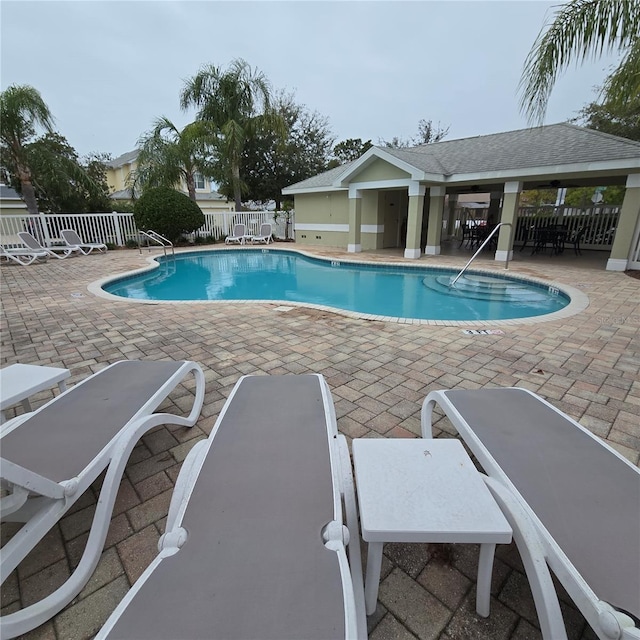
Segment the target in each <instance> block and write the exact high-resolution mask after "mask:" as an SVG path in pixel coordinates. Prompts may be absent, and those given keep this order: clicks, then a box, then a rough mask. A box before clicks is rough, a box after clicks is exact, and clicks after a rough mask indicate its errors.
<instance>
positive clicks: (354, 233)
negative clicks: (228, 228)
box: [347, 187, 362, 253]
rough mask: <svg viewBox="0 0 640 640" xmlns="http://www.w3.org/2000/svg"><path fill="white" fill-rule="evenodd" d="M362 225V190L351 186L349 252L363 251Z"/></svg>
mask: <svg viewBox="0 0 640 640" xmlns="http://www.w3.org/2000/svg"><path fill="white" fill-rule="evenodd" d="M361 227H362V192H361V191H359V190H358V189H353V188H351V187H349V243H348V244H347V251H348V252H349V253H360V251H362V242H361V239H360V237H361V233H362V230H361Z"/></svg>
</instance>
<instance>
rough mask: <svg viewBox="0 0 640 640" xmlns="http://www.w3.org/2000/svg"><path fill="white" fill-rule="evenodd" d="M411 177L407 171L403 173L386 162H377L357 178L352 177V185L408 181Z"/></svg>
mask: <svg viewBox="0 0 640 640" xmlns="http://www.w3.org/2000/svg"><path fill="white" fill-rule="evenodd" d="M410 177H411V176H410V175H409V174H408V173H407V172H406V171H402V169H398V167H394V166H393V165H391V164H389V163H388V162H385V161H384V160H376V161H375V162H372V163H371V164H370V165H368V166H366V167H365V168H364V169H363V170H362V171H360V172H359V173H357V174H356V175H355V176H352V178H351V183H357V182H374V181H378V180H408V179H409V178H410Z"/></svg>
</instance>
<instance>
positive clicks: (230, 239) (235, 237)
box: [224, 222, 251, 244]
mask: <svg viewBox="0 0 640 640" xmlns="http://www.w3.org/2000/svg"><path fill="white" fill-rule="evenodd" d="M246 230H247V227H246V225H245V224H244V223H243V222H239V223H237V224H235V225H233V233H232V234H231V235H230V236H227V237H226V238H225V239H224V242H225V244H232V243H234V242H237V243H238V244H244V243H245V242H246V240H247V239H249V238H251V236H248V235H247V231H246Z"/></svg>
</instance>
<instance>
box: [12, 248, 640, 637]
mask: <svg viewBox="0 0 640 640" xmlns="http://www.w3.org/2000/svg"><path fill="white" fill-rule="evenodd" d="M324 253H325V254H330V255H332V256H338V257H343V258H353V257H354V256H353V254H344V253H342V252H340V251H330V252H327V251H325V252H324ZM398 256H399V253H398V252H381V253H379V254H368V253H367V254H361V255H360V256H358V258H367V259H372V260H400V258H399V257H398ZM467 257H468V255H466V254H465V255H461V256H457V257H455V256H454V257H443V256H439V257H437V258H436V257H431V258H426V257H424V258H422V259H421V262H422V263H424V264H446V265H456V266H461V265H462V264H464V261H465V260H466V258H467ZM146 259H147V255H146V254H145V255H144V256H140V255H139V253H138V252H137V251H110V252H109V253H108V254H106V255H97V256H93V255H92V256H87V257H77V258H72V259H68V260H64V261H58V260H52V261H49V263H48V264H42V265H32V266H29V267H20V266H17V265H16V266H6V267H5V266H3V267H2V269H1V271H0V275H1V278H2V354H1V360H2V365H3V366H4V365H8V364H12V363H15V362H23V363H31V364H42V365H53V366H64V367H67V368H69V369H70V370H71V373H72V377H71V379H70V380H69V383H70V384H74V383H76V382H78V381H80V380H81V379H83V378H85V377H86V376H87V375H89V374H91V373H93V372H95V371H97V370H99V369H101V368H103V367H104V366H105V365H107V364H109V363H112V362H115V361H117V360H120V359H123V358H124V359H132V358H150V359H166V358H172V359H191V360H195V361H197V362H199V363H200V364H201V365H202V367H203V368H204V370H205V373H206V380H207V393H206V397H205V404H204V409H203V412H202V416H201V418H200V420H199V422H198V424H197V426H196V427H194V428H193V429H192V430H187V429H184V428H166V427H160V428H158V429H156V430H155V431H154V432H152V433H150V434H149V435H147V436H145V437H144V438H143V439H142V442H141V443H140V444H139V445H138V446H137V447H136V449H135V450H134V453H133V456H132V458H131V460H130V462H129V464H128V466H127V470H126V476H125V478H124V479H123V482H122V485H121V488H120V493H119V495H118V500H117V504H116V508H115V511H114V514H113V519H112V523H111V528H110V531H109V536H108V539H107V543H106V547H105V550H104V553H103V554H102V559H101V562H100V564H99V566H98V568H97V571H96V572H95V575H94V576H93V577H92V579H91V581H90V582H89V583H88V584H87V586H86V587H85V588H84V590H83V591H82V593H81V594H80V595H79V596H78V597H77V598H76V599H75V600H74V601H73V602H72V603H71V604H70V605H69V606H68V607H67V608H66V609H64V610H63V611H62V612H61V613H59V614H58V615H57V616H56V617H55V618H54V619H53V620H51V621H49V622H47V623H46V624H44V625H43V626H42V627H40V628H39V629H37V630H35V631H33V632H32V633H30V634H28V635H27V637H28V638H42V639H45V638H58V639H60V640H75V639H81V638H89V637H91V636H92V635H93V634H95V632H96V631H97V629H98V628H99V627H100V625H101V624H102V623H103V622H104V620H105V619H106V617H107V616H108V615H109V613H110V612H111V611H112V610H113V609H114V607H115V605H116V604H117V602H118V601H119V600H120V599H121V598H122V597H123V595H124V594H125V593H126V591H127V589H128V588H129V586H130V585H131V583H132V582H133V581H135V580H136V578H137V577H138V576H139V575H140V574H141V573H142V571H143V570H144V568H145V567H146V566H147V565H148V563H149V562H150V561H151V559H152V558H153V557H154V556H155V554H156V543H157V541H158V538H159V536H160V534H161V532H162V531H163V526H164V520H165V517H166V514H167V510H168V505H169V500H170V496H171V492H172V487H173V483H174V481H175V478H176V476H177V474H178V471H179V469H180V464H181V463H182V461H183V460H184V458H185V456H186V454H187V452H188V451H189V449H190V448H191V446H193V444H194V443H195V442H196V441H197V440H198V439H200V438H203V437H206V436H207V434H209V432H210V430H211V428H212V426H213V424H214V422H215V419H216V417H217V415H218V412H219V411H220V408H221V407H222V405H223V404H224V401H225V399H226V397H227V396H228V394H229V392H230V391H231V389H232V387H233V385H234V384H235V383H236V381H237V380H238V378H239V377H240V376H241V375H243V374H248V373H272V374H278V373H303V372H311V371H313V372H319V373H322V374H323V375H324V376H325V377H326V379H327V381H328V383H329V385H330V387H331V390H332V393H333V396H334V400H335V403H336V410H337V415H338V426H339V428H340V430H341V431H342V432H343V433H344V434H346V435H347V436H348V437H349V438H354V437H408V438H413V437H416V436H418V435H419V433H420V405H421V401H422V400H423V398H424V397H425V395H426V394H427V393H428V392H429V391H430V390H432V389H438V388H451V387H459V388H476V387H481V386H484V385H503V386H504V385H509V386H511V385H515V386H522V387H526V388H527V389H531V390H533V391H535V392H537V393H539V394H541V395H542V396H543V397H545V398H547V399H549V400H550V401H551V402H553V403H554V404H555V405H556V406H557V407H559V408H560V409H562V410H563V411H565V412H566V413H568V414H569V415H571V416H572V417H574V418H576V419H577V420H579V421H580V423H581V424H583V425H584V426H585V427H587V428H588V429H590V430H591V431H593V432H594V433H595V434H597V435H598V436H600V437H603V438H605V439H606V440H607V441H608V442H609V443H610V444H611V445H612V446H614V447H615V448H617V449H618V450H619V451H621V452H622V453H623V454H624V455H625V456H627V457H628V458H629V459H630V460H631V461H632V462H633V463H634V464H638V460H639V458H640V427H639V422H640V420H639V415H640V376H639V369H640V281H639V280H635V279H632V278H631V277H629V276H628V275H625V274H623V273H612V272H606V271H604V270H603V265H604V261H603V260H602V259H599V260H597V267H595V268H594V266H593V263H592V261H590V260H589V259H588V258H585V257H582V258H579V257H575V256H574V255H573V254H572V253H571V252H565V254H564V255H562V256H559V257H557V258H553V259H552V258H549V257H544V256H534V257H533V258H531V257H528V256H523V255H522V254H517V255H516V260H515V262H514V263H513V264H512V266H511V269H512V271H513V272H514V273H520V274H524V275H530V276H536V277H538V278H543V279H547V280H550V281H558V282H561V283H562V282H564V283H566V284H570V285H573V286H575V287H577V288H579V289H581V290H582V291H584V292H585V293H586V294H587V295H588V296H589V299H590V304H589V307H588V308H587V310H586V311H584V312H582V313H580V314H579V315H576V316H573V317H571V318H569V319H564V320H561V321H552V322H540V323H536V324H530V325H526V324H525V325H508V326H504V327H503V330H504V334H494V335H466V334H464V333H463V332H462V329H463V328H464V327H460V326H425V325H411V324H397V323H387V322H375V321H374V322H371V321H366V320H359V319H354V318H348V317H344V316H341V315H338V314H335V313H329V312H324V311H318V310H312V309H305V308H300V307H298V308H292V309H288V310H286V308H285V309H283V308H281V307H280V305H278V304H250V305H248V304H206V303H205V304H202V303H188V304H177V305H170V304H157V305H141V304H136V303H132V302H127V301H122V302H113V301H109V300H104V299H101V298H99V297H95V296H94V295H92V294H91V293H89V292H88V290H87V285H88V284H89V283H91V282H92V281H94V280H97V279H99V278H103V277H105V276H107V275H109V274H112V273H119V272H123V271H126V270H129V269H134V268H139V267H141V266H143V265H144V264H145V261H146ZM480 265H481V266H486V267H489V268H498V266H496V265H495V263H493V262H492V261H491V260H490V259H486V258H483V259H482V260H481V261H480ZM187 393H188V390H185V389H181V391H180V393H177V394H174V395H173V396H172V402H173V403H174V404H175V405H176V406H177V407H179V408H183V409H184V407H185V402H184V401H185V394H187ZM53 395H54V392H53V391H47V392H42V393H40V394H38V395H37V396H36V397H35V398H34V402H33V405H34V407H38V406H40V405H41V404H42V403H44V402H46V401H48V400H49V399H50V398H51V397H52V396H53ZM17 411H21V409H20V408H18V409H17ZM10 415H11V414H10ZM437 426H438V428H439V429H440V432H439V433H438V432H437V435H439V436H441V437H449V436H450V435H453V431H452V429H451V427H450V426H449V425H448V424H446V421H445V420H444V419H441V420H440V422H439V423H438V425H437ZM94 504H95V493H94V492H88V493H87V494H86V495H85V496H84V497H83V498H82V499H81V500H80V501H79V502H78V503H77V505H76V506H75V507H74V508H73V510H72V512H71V513H69V514H68V515H67V516H66V517H65V518H64V519H63V520H62V521H61V523H60V525H59V526H56V527H55V528H54V529H53V530H52V531H51V532H50V534H49V535H48V536H47V537H46V539H45V540H44V541H43V542H42V543H41V544H40V545H39V546H38V547H37V548H36V549H35V550H34V551H33V552H32V553H31V554H30V555H29V557H28V558H27V559H26V560H25V561H24V562H23V563H22V564H21V565H20V567H19V568H18V570H17V572H16V573H15V574H14V575H13V576H11V577H10V579H9V580H8V581H7V582H6V584H5V586H4V588H3V589H2V607H3V612H9V611H13V610H15V609H17V608H19V606H21V604H22V605H27V604H30V603H32V602H34V601H35V600H37V599H39V598H41V597H43V596H44V595H46V594H47V593H48V592H50V591H51V590H52V589H53V588H54V587H56V586H57V585H59V584H60V583H61V582H62V581H63V580H64V579H65V577H66V576H68V575H69V573H70V571H71V570H72V569H73V567H74V566H75V564H76V563H77V562H78V558H79V554H80V553H81V550H82V548H83V544H84V542H85V540H86V537H87V531H88V528H89V524H90V521H91V517H92V513H93V508H94ZM2 533H3V536H7V535H10V534H11V529H10V527H9V526H8V525H7V526H5V527H4V529H3V532H2ZM603 543H604V544H612V541H603ZM477 555H478V550H477V548H476V547H473V546H465V545H456V546H451V547H442V546H429V545H403V544H392V545H387V546H386V547H385V556H384V560H383V570H382V582H381V586H380V593H379V605H378V609H377V611H376V613H375V615H374V616H372V617H371V618H370V619H369V633H370V638H372V640H386V639H387V638H398V639H405V638H406V639H410V638H419V639H421V640H427V639H435V638H439V639H441V640H460V639H467V638H469V639H472V638H477V639H481V638H491V639H496V640H503V639H504V640H507V639H509V640H529V639H534V638H539V637H540V632H539V630H538V626H537V618H536V614H535V609H534V606H533V601H532V598H531V594H530V591H529V587H528V584H527V581H526V579H525V577H524V575H523V572H522V565H521V563H520V559H519V557H518V553H517V550H516V549H515V547H514V546H513V545H510V546H506V547H503V548H501V549H500V550H499V552H498V557H497V560H496V565H495V570H494V578H493V597H492V602H491V616H490V617H489V618H488V619H486V620H484V619H480V618H478V617H477V616H476V615H475V612H474V606H473V603H474V597H475V575H476V565H477ZM562 607H563V612H564V614H565V619H566V622H567V628H568V630H569V637H570V638H571V639H579V638H588V639H592V638H595V635H594V634H593V632H592V631H591V630H589V629H588V628H587V627H586V624H585V621H584V619H583V618H582V616H581V615H580V614H579V613H578V612H577V611H576V609H575V608H574V607H573V605H572V604H571V601H570V600H569V599H568V598H567V597H566V596H564V597H562Z"/></svg>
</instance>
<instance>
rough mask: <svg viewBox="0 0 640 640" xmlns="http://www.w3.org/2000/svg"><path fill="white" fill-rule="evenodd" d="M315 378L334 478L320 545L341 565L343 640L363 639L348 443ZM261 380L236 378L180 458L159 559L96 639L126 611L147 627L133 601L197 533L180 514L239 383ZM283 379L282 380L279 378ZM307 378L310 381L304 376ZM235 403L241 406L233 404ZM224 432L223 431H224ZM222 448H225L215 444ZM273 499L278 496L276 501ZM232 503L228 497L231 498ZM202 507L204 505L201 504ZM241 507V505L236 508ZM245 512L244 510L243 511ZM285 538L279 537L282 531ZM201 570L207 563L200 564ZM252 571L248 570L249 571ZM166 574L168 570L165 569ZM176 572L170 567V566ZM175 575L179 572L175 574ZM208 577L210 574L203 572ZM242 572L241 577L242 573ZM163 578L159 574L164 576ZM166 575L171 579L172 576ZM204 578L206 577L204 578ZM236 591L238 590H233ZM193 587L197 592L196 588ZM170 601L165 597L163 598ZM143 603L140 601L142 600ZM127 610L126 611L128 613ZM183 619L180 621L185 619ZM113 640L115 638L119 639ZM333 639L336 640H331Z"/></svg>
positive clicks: (324, 389)
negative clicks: (206, 428) (206, 431)
mask: <svg viewBox="0 0 640 640" xmlns="http://www.w3.org/2000/svg"><path fill="white" fill-rule="evenodd" d="M311 375H312V376H314V377H317V378H318V381H319V383H320V386H321V392H322V403H323V406H324V412H325V421H326V428H327V442H328V445H329V456H330V461H331V469H332V476H333V503H334V507H333V512H334V520H333V521H332V522H330V523H329V524H328V525H327V526H326V527H324V529H323V531H322V540H323V542H324V546H325V547H326V548H327V549H329V550H332V551H335V553H336V554H337V557H338V562H339V566H340V573H341V576H342V589H343V601H344V621H345V638H351V639H354V640H355V639H359V640H366V637H367V632H366V617H365V613H364V588H363V584H362V565H361V557H360V537H359V527H358V517H357V510H356V498H355V490H354V485H353V476H352V470H351V458H350V455H349V450H348V448H347V442H346V439H345V437H344V436H343V435H339V434H338V431H337V423H336V415H335V408H334V405H333V401H332V399H331V392H330V390H329V387H328V385H327V383H326V381H325V380H324V378H323V377H322V376H321V375H319V374H311ZM265 377H268V376H260V377H256V376H243V377H242V378H240V380H239V381H238V383H237V384H236V386H235V387H234V389H233V391H232V393H231V395H230V396H229V398H228V400H227V402H226V404H225V405H224V407H223V409H222V411H221V413H220V416H219V417H218V420H217V421H216V424H215V425H214V427H213V430H212V432H211V435H210V436H209V438H207V439H206V440H203V441H201V442H198V443H197V444H196V445H195V446H194V447H193V449H192V450H191V451H190V452H189V455H188V456H187V458H186V459H185V461H184V463H183V466H182V468H181V470H180V475H179V476H178V479H177V481H176V486H175V489H174V493H173V496H172V499H171V504H170V507H169V514H168V518H167V525H166V530H165V533H164V534H163V535H162V537H161V538H160V540H159V542H158V550H159V555H158V556H157V557H156V558H155V560H154V561H153V562H152V563H151V564H150V565H149V567H148V568H147V569H146V570H145V572H144V573H143V574H142V576H141V577H140V578H139V579H138V581H137V582H136V583H135V584H134V585H133V587H132V588H131V589H130V591H129V592H128V593H127V595H126V596H125V597H124V599H123V600H122V601H121V602H120V604H119V605H118V607H117V608H116V609H115V611H114V612H113V614H112V615H111V617H110V618H109V619H108V620H107V622H106V623H105V625H104V627H103V628H102V629H101V631H100V632H99V633H98V635H97V636H96V640H104V639H105V638H108V637H110V634H111V632H112V631H113V629H114V627H115V626H116V625H117V624H118V623H119V621H120V619H121V617H122V616H123V614H125V612H127V613H128V614H129V615H130V618H129V620H131V616H133V619H134V620H135V621H136V623H138V622H139V623H140V624H142V625H143V626H144V625H145V624H146V623H145V620H148V613H149V612H148V611H145V610H144V609H145V608H146V607H145V605H144V604H142V605H140V606H141V607H142V610H141V609H140V608H138V607H137V603H138V601H137V600H136V598H139V597H140V594H141V593H144V590H145V586H146V585H147V582H148V581H149V580H150V578H151V577H152V576H153V574H154V572H155V571H157V570H158V569H159V567H160V566H161V565H162V563H163V561H164V560H165V559H167V558H169V557H171V556H173V555H175V554H178V557H179V554H180V549H181V547H182V546H183V545H185V543H187V541H188V538H189V537H190V536H191V535H195V534H196V533H197V532H195V531H193V530H187V529H185V528H183V519H184V517H185V513H186V512H187V509H188V507H189V502H190V500H191V498H192V495H193V494H194V492H195V491H196V488H197V483H198V480H199V477H200V474H201V471H202V469H203V465H204V464H205V461H206V459H207V456H208V455H209V454H210V453H211V452H212V450H214V449H215V447H216V445H217V444H218V440H217V439H216V437H217V436H218V433H219V431H220V427H221V425H222V423H223V420H224V418H225V415H226V414H227V412H228V411H229V410H230V407H232V406H233V402H234V398H235V397H236V395H237V394H238V393H239V390H240V389H241V388H242V384H243V382H244V381H245V380H247V379H249V378H258V379H259V380H264V379H265ZM279 377H282V376H279ZM284 377H287V378H295V377H300V376H284ZM304 377H311V376H304ZM236 402H240V401H239V400H236ZM261 411H263V412H268V407H266V406H264V405H263V406H261ZM228 429H229V428H228V427H227V430H228ZM264 437H265V438H269V437H271V434H270V433H269V432H268V430H267V431H265V434H264ZM221 438H222V436H219V437H218V439H221ZM218 446H224V445H218ZM242 446H243V445H242V439H241V440H240V442H239V443H236V444H234V447H236V450H238V449H237V448H240V449H242ZM225 455H229V456H231V457H232V458H233V456H234V449H232V448H231V447H229V446H227V450H226V452H225ZM310 455H313V452H310ZM264 464H265V465H270V464H272V460H270V459H269V457H268V456H266V457H265V460H264ZM249 472H251V475H252V477H253V478H254V481H259V480H258V478H259V477H260V476H259V473H258V474H257V475H256V473H255V472H253V470H252V469H247V473H249ZM215 489H216V491H217V492H218V493H219V492H221V491H222V492H224V490H225V487H221V486H220V485H217V486H216V487H215ZM275 498H276V499H278V497H277V496H276V497H275ZM228 499H232V498H231V494H230V497H229V498H228ZM199 500H200V502H199V503H198V506H199V507H201V508H206V498H204V499H203V494H202V492H201V493H200V494H199ZM203 502H204V504H203ZM241 506H242V505H241ZM243 508H244V507H243ZM343 509H344V512H345V514H346V524H347V526H344V524H343V515H342V514H343ZM265 525H266V526H268V527H270V528H272V527H273V523H270V524H269V523H265ZM283 534H284V532H283ZM200 536H202V532H200ZM213 539H215V535H214V534H213V532H212V540H213ZM349 540H351V544H349ZM347 545H348V549H349V557H348V558H347V552H346V547H347ZM264 552H265V553H268V549H264ZM235 560H237V562H238V563H242V560H243V559H242V558H241V557H238V558H237V559H235ZM203 562H204V563H205V566H207V567H208V565H206V559H204V560H203ZM252 570H253V567H252ZM167 571H168V569H167ZM174 571H175V566H174ZM178 571H179V570H178ZM206 571H207V572H208V571H209V569H208V568H207V569H206ZM210 571H211V572H215V566H212V567H211V569H210ZM245 573H246V572H245ZM163 575H164V574H163ZM170 575H174V574H173V573H171V574H170ZM207 575H209V574H208V573H207ZM310 580H311V581H313V576H310ZM233 582H234V583H235V582H237V580H236V576H234V577H233ZM194 583H195V584H196V585H197V578H194ZM163 584H165V583H160V582H159V581H158V580H156V581H155V583H154V586H152V587H151V593H152V594H155V595H153V596H152V597H153V601H154V602H155V599H156V598H157V597H158V592H157V591H156V589H157V588H158V586H159V587H160V588H162V587H163ZM277 585H278V583H277V578H275V577H274V582H273V589H274V590H277ZM234 586H236V588H237V585H234ZM196 588H197V587H196ZM166 589H167V590H168V591H167V594H171V593H172V592H171V589H174V590H175V587H174V586H173V585H172V584H166ZM246 589H247V593H250V592H251V585H246ZM148 597H149V593H147V601H148ZM167 597H170V596H167ZM185 597H186V598H187V599H190V596H189V594H188V593H187V594H185ZM143 602H144V599H143ZM291 606H292V609H295V606H294V605H293V604H292V605H291ZM256 607H257V608H259V603H258V602H257V603H256ZM129 609H130V611H128V610H129ZM182 615H183V619H184V614H182ZM202 615H203V616H206V612H205V611H202ZM246 615H247V616H251V612H250V611H247V614H246ZM272 615H273V616H274V617H280V618H282V617H283V616H284V617H285V618H286V617H288V616H290V615H292V614H291V612H290V611H286V612H273V613H272ZM172 616H176V617H177V620H178V622H177V624H178V626H180V628H181V629H182V628H186V626H187V625H186V621H185V624H184V627H183V626H182V624H183V623H182V622H181V618H180V616H181V609H180V607H176V609H175V610H173V611H172ZM207 623H208V624H211V621H210V620H209V621H207ZM124 628H125V631H123V628H119V629H118V630H117V633H118V634H122V633H125V634H131V633H133V634H134V635H136V636H137V635H139V634H138V633H136V631H131V630H130V629H127V625H126V624H125V626H124ZM210 628H211V631H210V633H211V635H209V636H208V637H210V638H214V637H218V636H219V635H220V632H219V631H218V635H216V627H215V624H214V625H213V626H211V627H210ZM118 637H120V636H119V635H118ZM181 637H182V638H184V639H186V638H190V637H192V636H191V635H190V634H189V632H188V631H186V630H185V631H184V632H183V635H182V636H181ZM333 640H337V639H333Z"/></svg>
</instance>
